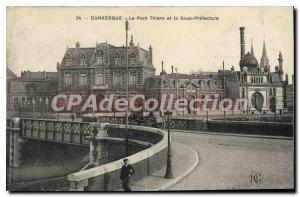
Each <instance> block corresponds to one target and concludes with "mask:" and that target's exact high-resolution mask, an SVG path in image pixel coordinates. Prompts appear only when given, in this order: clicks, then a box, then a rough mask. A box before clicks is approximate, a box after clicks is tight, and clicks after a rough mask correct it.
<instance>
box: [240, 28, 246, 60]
mask: <svg viewBox="0 0 300 197" xmlns="http://www.w3.org/2000/svg"><path fill="white" fill-rule="evenodd" d="M244 30H245V27H240V36H241V59H242V57H243V56H244V55H245V34H244Z"/></svg>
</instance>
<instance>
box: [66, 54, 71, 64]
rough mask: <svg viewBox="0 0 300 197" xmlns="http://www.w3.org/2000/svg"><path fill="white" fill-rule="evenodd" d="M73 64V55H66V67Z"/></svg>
mask: <svg viewBox="0 0 300 197" xmlns="http://www.w3.org/2000/svg"><path fill="white" fill-rule="evenodd" d="M71 63H72V57H71V54H70V53H67V54H66V57H65V65H66V66H71Z"/></svg>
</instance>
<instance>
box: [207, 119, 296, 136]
mask: <svg viewBox="0 0 300 197" xmlns="http://www.w3.org/2000/svg"><path fill="white" fill-rule="evenodd" d="M207 127H208V129H207V130H208V131H214V132H222V133H240V134H251V135H253V134H255V135H268V136H286V137H293V136H294V124H293V123H279V122H257V121H226V122H224V121H213V120H210V121H208V124H207Z"/></svg>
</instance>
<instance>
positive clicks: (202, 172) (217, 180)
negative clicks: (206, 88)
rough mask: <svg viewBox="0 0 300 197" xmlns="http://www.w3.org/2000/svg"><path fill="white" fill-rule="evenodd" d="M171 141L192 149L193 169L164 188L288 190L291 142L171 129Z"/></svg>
mask: <svg viewBox="0 0 300 197" xmlns="http://www.w3.org/2000/svg"><path fill="white" fill-rule="evenodd" d="M172 137H173V138H172V139H173V141H176V142H180V143H182V144H186V145H189V146H191V147H192V148H193V149H195V150H196V151H197V153H198V155H199V163H198V166H197V167H196V168H195V170H194V171H193V172H192V173H190V174H189V175H188V176H187V177H185V178H184V179H183V180H181V181H179V182H178V183H177V184H176V185H174V186H172V187H170V188H169V189H168V190H216V189H217V190H227V189H233V190H235V189H280V188H282V189H292V188H293V187H294V169H293V168H294V142H293V140H287V139H269V138H256V137H240V136H226V135H211V134H196V133H184V132H173V136H172Z"/></svg>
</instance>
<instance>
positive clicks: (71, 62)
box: [57, 36, 155, 96]
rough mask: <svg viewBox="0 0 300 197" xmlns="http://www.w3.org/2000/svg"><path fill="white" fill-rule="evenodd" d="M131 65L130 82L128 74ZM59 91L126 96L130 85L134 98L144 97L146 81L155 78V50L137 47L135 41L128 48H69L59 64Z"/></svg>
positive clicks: (109, 46)
mask: <svg viewBox="0 0 300 197" xmlns="http://www.w3.org/2000/svg"><path fill="white" fill-rule="evenodd" d="M126 61H128V75H129V76H128V80H127V74H126V73H127V72H126ZM57 72H58V76H59V78H58V91H59V92H60V93H64V94H81V95H89V94H96V95H98V94H101V95H108V94H112V93H114V94H116V95H120V96H125V95H126V84H127V81H128V83H129V92H130V93H131V94H136V93H142V92H143V89H144V88H143V87H144V79H145V78H147V77H149V76H153V75H154V74H155V68H154V66H153V63H152V47H151V46H150V47H149V51H147V50H145V49H143V48H141V47H139V46H138V45H135V44H134V42H133V37H132V36H131V41H130V43H129V46H128V56H127V58H126V48H125V47H124V46H122V47H116V46H113V45H110V44H108V43H99V44H96V46H95V47H93V48H82V47H80V44H79V43H76V47H75V48H67V50H66V52H65V55H64V57H63V60H62V61H61V63H58V64H57Z"/></svg>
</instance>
